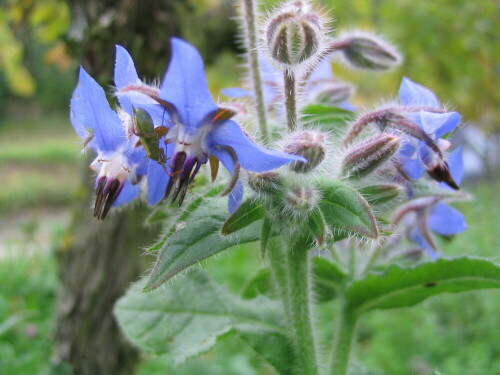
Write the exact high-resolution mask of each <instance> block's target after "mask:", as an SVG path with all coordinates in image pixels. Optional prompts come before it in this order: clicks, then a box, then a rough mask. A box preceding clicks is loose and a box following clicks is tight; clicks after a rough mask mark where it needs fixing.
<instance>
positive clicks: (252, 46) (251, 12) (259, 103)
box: [243, 0, 269, 143]
mask: <svg viewBox="0 0 500 375" xmlns="http://www.w3.org/2000/svg"><path fill="white" fill-rule="evenodd" d="M255 13H256V10H255V4H254V1H253V0H243V20H244V26H245V33H246V35H247V40H248V46H247V47H248V55H249V63H250V75H251V76H252V83H253V91H254V93H255V102H256V107H257V116H258V119H259V128H260V132H261V134H262V138H263V141H264V142H265V143H267V142H268V141H269V131H268V129H267V119H266V106H265V104H264V94H263V92H262V79H261V76H260V68H259V50H258V49H257V35H256V32H255V23H256V22H255V21H256V17H255Z"/></svg>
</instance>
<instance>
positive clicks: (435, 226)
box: [394, 147, 467, 258]
mask: <svg viewBox="0 0 500 375" xmlns="http://www.w3.org/2000/svg"><path fill="white" fill-rule="evenodd" d="M448 161H449V166H450V171H451V175H452V177H453V180H454V181H456V183H457V184H460V182H461V181H462V178H463V163H462V147H458V148H457V149H456V150H454V151H453V152H452V153H451V154H450V156H449V158H448ZM441 187H443V188H444V189H450V187H448V186H447V185H446V184H444V183H441ZM410 213H413V214H414V218H413V220H410V222H409V223H408V222H407V224H408V235H409V239H410V240H411V241H412V242H414V243H416V244H417V245H418V246H420V247H421V248H422V249H423V250H425V251H426V252H427V253H428V254H429V255H430V256H431V257H432V258H437V257H439V247H438V245H437V244H436V242H435V241H434V238H433V235H432V234H431V232H434V233H436V234H438V235H442V236H452V235H455V234H458V233H461V232H463V231H464V230H465V229H467V224H466V222H465V218H464V217H463V215H462V214H461V213H460V212H458V211H457V210H456V209H455V208H453V207H451V206H449V205H447V204H445V203H442V201H441V198H438V197H426V198H419V199H415V200H413V201H410V202H409V203H407V204H406V205H404V206H402V207H401V208H400V209H399V210H398V211H396V213H395V215H394V221H395V223H397V222H399V221H400V220H401V219H402V218H403V217H405V216H406V215H407V214H410Z"/></svg>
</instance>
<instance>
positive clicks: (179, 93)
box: [160, 38, 217, 127]
mask: <svg viewBox="0 0 500 375" xmlns="http://www.w3.org/2000/svg"><path fill="white" fill-rule="evenodd" d="M171 42H172V43H171V45H172V60H171V61H170V65H169V67H168V70H167V73H166V74H165V77H164V78H163V82H162V86H161V91H160V98H162V99H163V100H166V101H168V102H170V103H172V104H173V105H175V107H176V108H177V112H178V114H179V117H180V120H181V122H182V123H183V125H184V126H187V127H199V126H202V125H204V124H202V123H201V120H202V119H203V118H204V117H205V115H206V114H207V113H209V112H211V111H215V110H217V106H216V105H215V103H214V101H213V100H212V96H211V95H210V92H209V91H208V85H207V80H206V78H205V71H204V67H203V60H202V59H201V56H200V54H199V53H198V51H197V50H196V49H195V48H194V47H193V46H191V45H190V44H188V43H186V42H185V41H183V40H181V39H178V38H172V39H171Z"/></svg>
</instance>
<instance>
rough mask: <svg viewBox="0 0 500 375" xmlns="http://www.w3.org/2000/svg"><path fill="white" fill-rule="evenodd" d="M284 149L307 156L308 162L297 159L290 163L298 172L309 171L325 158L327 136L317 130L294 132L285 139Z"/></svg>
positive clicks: (287, 151) (289, 152)
mask: <svg viewBox="0 0 500 375" xmlns="http://www.w3.org/2000/svg"><path fill="white" fill-rule="evenodd" d="M284 151H285V152H286V153H288V154H294V155H300V156H303V157H305V158H306V159H307V163H304V162H302V161H295V162H293V163H291V164H290V168H291V169H292V171H294V172H297V173H308V172H310V171H312V170H313V169H314V168H316V167H317V166H318V165H319V164H320V163H321V162H322V161H323V159H324V158H325V154H326V137H325V135H324V134H323V133H321V132H319V131H315V130H304V131H298V132H294V133H292V134H290V135H289V136H288V138H286V139H285V140H284Z"/></svg>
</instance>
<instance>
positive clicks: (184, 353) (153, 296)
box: [114, 271, 290, 373]
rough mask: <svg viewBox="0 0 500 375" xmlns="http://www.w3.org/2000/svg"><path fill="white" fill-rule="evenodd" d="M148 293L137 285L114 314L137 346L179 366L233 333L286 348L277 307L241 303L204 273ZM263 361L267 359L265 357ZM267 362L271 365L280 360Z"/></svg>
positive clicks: (267, 303)
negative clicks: (267, 338) (167, 358)
mask: <svg viewBox="0 0 500 375" xmlns="http://www.w3.org/2000/svg"><path fill="white" fill-rule="evenodd" d="M142 288H143V282H142V281H140V282H138V283H135V284H134V285H133V286H132V287H131V288H130V289H129V290H128V291H127V293H126V295H125V296H124V297H122V298H120V300H118V302H117V304H116V305H115V309H114V313H115V316H116V317H117V320H118V323H119V325H120V327H121V329H122V331H123V332H124V333H125V335H126V336H127V338H128V339H129V340H130V341H131V342H132V343H133V344H134V345H136V346H137V347H139V348H140V349H142V350H144V351H147V352H152V353H156V354H161V353H168V354H170V356H171V358H172V360H173V361H174V363H175V364H180V363H182V362H184V361H185V360H186V359H187V358H189V357H192V356H196V355H199V354H201V353H203V352H206V351H207V350H209V349H210V348H212V347H213V346H214V345H215V344H216V342H217V339H218V338H221V337H222V336H224V335H226V334H228V333H230V332H232V331H235V332H238V333H240V334H242V336H243V339H244V340H245V341H247V342H249V344H250V345H251V346H252V347H253V346H254V345H252V344H254V343H255V342H257V341H260V342H262V341H263V340H264V337H267V336H269V337H273V338H274V340H275V341H279V342H281V344H280V345H284V343H286V338H285V336H284V329H283V327H282V326H281V323H282V321H283V318H282V316H281V311H280V305H279V304H278V303H277V302H274V301H271V300H268V299H266V298H264V297H260V298H258V299H256V300H252V301H244V300H241V299H239V298H238V297H236V296H234V295H232V294H231V293H229V292H228V291H227V290H226V289H224V288H223V287H221V286H220V285H218V284H217V283H215V282H214V281H213V280H212V279H210V278H209V277H208V276H207V275H206V274H205V273H204V272H202V271H195V272H192V273H189V274H188V275H187V276H185V277H180V278H178V279H177V280H175V281H174V282H173V283H172V284H171V285H169V287H167V288H161V289H157V290H155V291H153V292H151V293H142V292H141V289H142ZM254 349H256V350H258V348H254ZM284 350H289V349H287V348H276V351H277V352H278V353H282V352H283V351H284ZM288 353H290V352H288ZM263 357H265V358H267V357H266V355H265V353H264V354H263ZM268 357H270V356H269V355H268ZM267 359H268V360H269V361H270V362H271V364H273V362H274V364H276V363H279V361H280V359H279V358H278V359H276V360H273V359H272V358H267ZM287 366H290V364H287ZM278 370H283V369H280V368H278ZM283 373H286V371H283Z"/></svg>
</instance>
